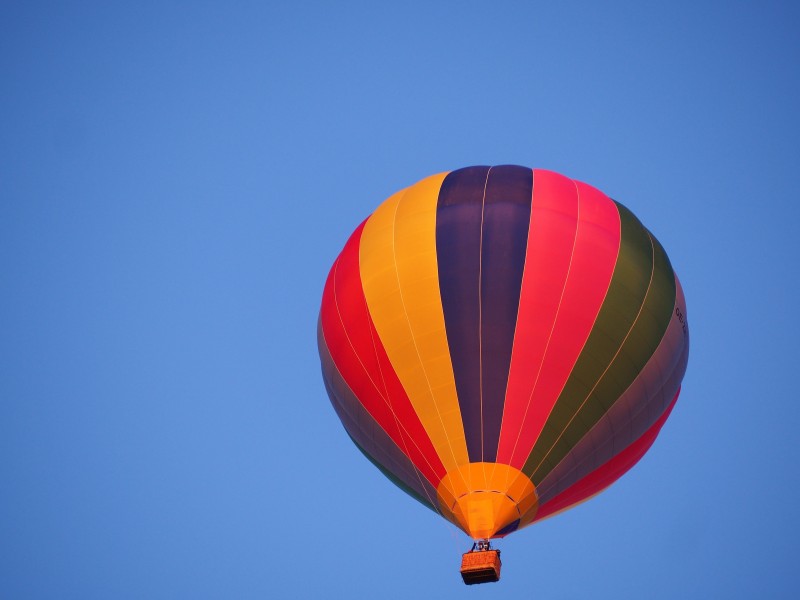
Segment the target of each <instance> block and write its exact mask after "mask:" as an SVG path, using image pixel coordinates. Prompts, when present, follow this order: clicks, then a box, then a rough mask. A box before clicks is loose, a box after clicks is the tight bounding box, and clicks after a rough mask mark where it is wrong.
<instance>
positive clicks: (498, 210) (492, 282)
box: [480, 166, 533, 462]
mask: <svg viewBox="0 0 800 600" xmlns="http://www.w3.org/2000/svg"><path fill="white" fill-rule="evenodd" d="M532 189H533V173H532V171H531V170H530V169H526V168H523V167H516V166H499V167H493V168H492V169H491V171H489V178H488V180H487V183H486V199H485V201H484V211H483V212H484V217H483V235H482V240H481V298H480V303H481V321H480V324H481V339H480V351H481V420H482V453H481V459H480V460H481V461H484V462H493V461H494V460H495V459H496V457H497V444H498V440H499V438H500V425H501V422H502V419H503V405H504V403H505V396H506V385H507V383H508V372H509V367H510V365H511V350H512V347H513V344H514V330H515V328H516V325H517V312H518V308H519V303H520V288H521V286H522V272H523V269H524V267H525V251H526V248H527V244H528V224H529V222H530V216H531V192H532Z"/></svg>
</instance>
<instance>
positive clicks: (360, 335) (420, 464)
mask: <svg viewBox="0 0 800 600" xmlns="http://www.w3.org/2000/svg"><path fill="white" fill-rule="evenodd" d="M365 223H366V221H365ZM363 228H364V223H362V224H361V226H359V228H358V229H356V231H355V232H354V233H353V235H352V236H351V237H350V239H349V240H348V241H347V244H346V245H345V247H344V249H343V250H342V253H341V254H340V255H339V258H338V259H337V260H336V262H335V263H334V265H333V268H332V269H331V272H330V274H329V275H328V280H327V281H326V283H325V290H324V291H323V294H322V308H321V311H320V317H321V319H322V331H323V335H324V336H325V342H326V343H327V345H328V348H329V350H330V352H331V356H332V358H333V361H334V363H335V364H336V368H337V369H338V371H339V373H341V375H342V377H343V378H344V380H345V381H346V382H347V384H348V386H349V387H350V389H351V390H352V391H353V393H354V394H355V395H356V396H357V397H358V399H359V400H360V402H361V403H362V404H363V406H364V408H366V410H367V411H368V412H369V414H370V415H371V416H372V417H373V418H374V419H375V420H376V421H377V422H378V424H379V425H380V426H381V428H382V429H383V430H384V431H386V433H387V434H388V435H389V437H391V439H392V440H393V441H394V442H395V443H396V444H397V446H398V447H399V448H400V449H401V450H403V452H404V453H405V454H406V455H407V456H408V457H409V459H411V461H412V462H413V463H414V465H415V466H416V467H417V468H418V469H419V470H420V472H422V474H423V475H424V476H425V478H426V479H427V480H428V481H429V482H430V483H431V484H432V485H433V486H434V487H436V486H437V485H438V483H439V481H440V480H441V479H442V477H444V474H445V469H444V467H443V465H442V463H441V461H440V460H439V457H438V456H437V454H436V450H435V449H434V447H433V444H432V443H431V441H430V438H429V437H428V434H427V433H426V432H425V429H424V428H423V426H422V423H421V422H420V420H419V418H418V417H417V414H416V412H415V411H414V408H413V406H412V405H411V402H410V401H409V399H408V396H407V395H406V393H405V390H404V389H403V386H402V384H401V383H400V380H399V379H398V377H397V374H396V373H395V371H394V368H393V367H392V365H391V363H390V362H389V357H388V356H387V355H386V351H385V349H384V348H383V345H382V344H381V342H380V339H379V338H378V333H377V331H376V330H375V325H374V324H373V322H372V318H371V317H370V315H369V311H368V308H367V302H366V299H365V297H364V290H363V288H362V286H361V276H360V272H359V263H358V249H359V243H360V240H361V232H362V231H363Z"/></svg>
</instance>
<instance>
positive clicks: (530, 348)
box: [497, 169, 620, 469]
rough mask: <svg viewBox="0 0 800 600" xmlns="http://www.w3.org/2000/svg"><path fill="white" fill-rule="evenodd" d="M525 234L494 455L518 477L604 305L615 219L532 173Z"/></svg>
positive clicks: (577, 190) (595, 199)
mask: <svg viewBox="0 0 800 600" xmlns="http://www.w3.org/2000/svg"><path fill="white" fill-rule="evenodd" d="M529 231H530V233H529V236H528V249H527V256H526V262H525V273H524V276H523V281H522V292H521V295H520V308H519V316H518V319H517V330H516V334H515V337H514V350H513V354H512V358H511V370H510V373H509V381H508V390H507V392H506V402H505V412H504V414H503V427H502V430H501V434H500V445H499V449H498V454H497V461H498V462H501V463H505V464H510V465H512V466H514V467H516V468H518V469H521V468H522V466H523V465H524V463H525V460H526V459H527V457H528V455H529V454H530V452H531V449H532V448H533V445H534V443H535V442H536V440H537V438H538V437H539V434H540V433H541V431H542V428H543V427H544V424H545V422H546V421H547V419H548V417H549V416H550V412H551V411H552V409H553V406H554V405H555V403H556V401H557V400H558V397H559V395H560V394H561V390H562V389H563V388H564V384H565V383H566V381H567V378H568V377H569V375H570V373H571V371H572V368H573V367H574V365H575V362H576V361H577V359H578V356H579V355H580V353H581V351H582V350H583V346H584V344H585V342H586V339H587V338H588V337H589V333H590V332H591V330H592V327H593V326H594V323H595V319H596V317H597V314H598V312H599V311H600V307H601V305H602V303H603V300H604V299H605V296H606V292H607V291H608V286H609V284H610V283H611V276H612V275H613V272H614V266H615V264H616V260H617V254H618V253H619V243H620V220H619V213H618V211H617V208H616V205H615V204H614V202H612V201H611V200H610V199H609V198H607V197H606V196H605V195H604V194H603V193H602V192H600V191H598V190H596V189H595V188H593V187H591V186H588V185H586V184H584V183H580V182H575V181H572V180H571V179H568V178H566V177H564V176H562V175H558V174H557V173H552V172H550V171H542V170H539V169H536V170H534V178H533V203H532V208H531V222H530V230H529Z"/></svg>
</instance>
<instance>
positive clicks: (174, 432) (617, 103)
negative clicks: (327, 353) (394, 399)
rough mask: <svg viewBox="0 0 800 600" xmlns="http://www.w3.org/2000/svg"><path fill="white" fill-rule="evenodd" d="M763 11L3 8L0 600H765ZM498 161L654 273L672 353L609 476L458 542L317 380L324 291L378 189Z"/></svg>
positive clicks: (768, 570)
mask: <svg viewBox="0 0 800 600" xmlns="http://www.w3.org/2000/svg"><path fill="white" fill-rule="evenodd" d="M798 26H800V10H799V9H798V8H797V7H796V6H795V5H794V4H793V3H790V2H770V1H764V2H758V3H756V2H708V1H705V2H704V1H695V2H669V3H641V2H607V3H594V2H561V3H551V2H548V3H539V2H503V1H498V2H492V3H486V2H468V1H462V2H400V3H393V4H388V3H374V2H360V3H359V2H340V3H323V2H296V3H288V2H287V3H282V5H277V3H270V2H226V3H222V2H217V3H214V2H164V1H160V2H138V3H115V4H113V5H110V4H109V3H91V2H82V3H73V5H71V6H70V5H67V4H65V3H43V2H5V3H3V5H2V7H0V82H2V84H0V89H1V90H2V93H0V286H1V287H0V291H2V294H0V331H2V335H0V597H2V598H9V599H17V598H20V599H22V598H25V599H28V598H31V599H39V598H43V599H44V598H46V599H49V598H59V599H71V598H76V599H78V598H80V599H90V598H103V599H106V598H115V599H124V598H136V599H138V598H153V599H155V598H192V599H200V598H242V599H245V598H276V597H297V598H320V597H335V596H337V595H344V594H347V595H348V596H349V597H351V598H372V597H376V596H378V597H381V598H383V599H387V600H388V599H390V598H407V597H409V596H415V597H438V598H455V597H463V596H476V595H482V596H483V597H499V596H508V597H527V596H533V595H535V596H536V597H540V598H565V599H566V598H585V597H593V598H612V597H613V598H620V597H622V598H635V597H645V596H646V597H650V598H678V597H683V598H708V597H711V598H754V597H764V598H793V597H796V595H797V584H798V578H797V568H796V560H797V557H798V554H799V552H798V550H800V547H799V545H798V542H797V537H798V534H799V533H800V518H798V511H797V510H796V507H795V502H794V499H795V496H794V495H795V493H796V490H797V489H798V485H800V480H799V479H800V478H799V477H798V471H799V470H800V464H799V463H800V461H798V458H800V449H799V448H798V444H797V442H796V431H797V429H798V426H800V408H798V403H797V401H796V397H795V389H796V385H795V384H793V383H792V382H793V381H794V380H795V379H794V378H795V376H796V371H797V367H796V362H797V358H798V351H797V344H796V339H797V336H798V330H799V328H798V317H797V314H798V313H797V309H796V307H797V305H798V302H799V301H800V290H798V287H799V286H800V283H798V274H799V273H798V270H797V267H796V266H795V264H794V260H795V259H796V258H797V256H798V252H797V243H796V229H797V226H796V223H797V220H798V217H800V210H798V208H797V203H796V201H795V199H794V196H795V195H796V178H797V169H798V164H800V161H799V160H798V159H800V150H799V148H800V146H799V145H798V139H800V118H798V111H797V107H798V106H800V64H799V61H798V57H800V38H799V37H798V35H797V30H798ZM502 163H514V164H521V165H526V166H531V167H537V168H546V169H552V170H555V171H559V172H562V173H564V174H566V175H568V176H570V177H573V178H575V179H579V180H582V181H586V182H587V183H590V184H592V185H594V186H596V187H598V188H600V189H601V190H603V191H604V192H606V193H607V194H608V195H610V196H612V197H613V198H615V199H617V200H619V201H620V202H622V203H624V204H625V205H626V206H628V207H629V208H631V209H632V210H633V211H634V213H635V214H637V216H639V218H640V219H641V220H642V221H643V222H644V223H645V225H647V226H648V227H649V228H650V229H651V230H652V231H653V232H654V233H655V235H656V236H657V237H658V238H659V240H660V241H661V242H662V244H663V245H664V247H665V248H666V250H667V252H668V253H669V255H670V258H671V260H672V263H673V266H674V267H675V269H676V271H677V273H678V274H679V277H680V278H681V281H682V283H683V287H684V290H685V293H686V298H687V305H688V316H689V323H690V330H691V335H692V348H691V352H690V357H689V367H688V371H687V374H686V378H685V379H684V387H683V392H682V395H681V399H680V400H679V402H678V404H677V406H676V408H675V411H674V412H673V414H672V416H671V417H670V420H669V421H668V422H667V424H666V426H665V427H664V429H663V430H662V433H661V435H660V437H659V439H658V440H657V442H656V444H655V446H654V447H653V448H652V450H651V451H650V453H648V455H647V456H646V457H645V458H644V459H643V460H642V461H641V463H640V464H639V465H637V466H636V467H635V468H634V469H633V470H632V471H631V472H630V473H629V474H628V475H626V476H625V477H624V478H623V479H622V480H620V481H619V482H618V483H617V484H615V485H614V486H613V487H612V488H611V489H610V490H608V491H607V492H605V493H604V494H602V495H601V496H599V497H597V498H595V499H594V500H592V501H591V502H589V503H586V504H584V505H582V506H580V507H578V508H576V509H574V510H573V511H571V512H569V513H567V514H564V515H560V516H558V517H556V518H554V519H550V520H548V521H545V522H543V523H541V524H539V525H536V526H533V527H531V528H528V529H526V530H524V531H522V532H519V533H518V534H516V535H512V536H511V537H509V538H508V539H506V540H504V541H503V542H501V544H500V547H501V549H502V550H503V558H504V567H503V568H504V573H503V580H502V581H501V582H500V583H499V584H496V585H493V586H479V587H478V588H466V587H464V586H463V584H461V582H460V578H459V576H458V572H457V568H458V563H459V555H460V553H461V552H463V551H464V550H466V549H467V547H468V546H469V541H468V539H467V538H466V536H464V535H463V534H461V533H460V532H458V531H457V530H455V529H454V528H453V527H452V526H451V525H449V524H447V523H445V522H444V521H442V520H441V519H439V518H438V517H437V516H436V515H434V514H433V513H431V512H429V511H427V510H426V509H424V508H422V507H420V506H419V505H418V504H417V503H415V502H414V501H413V500H411V499H410V498H409V497H407V496H405V495H404V494H403V493H402V492H400V491H399V490H398V489H396V488H395V487H394V486H393V485H392V484H391V483H389V482H388V481H387V480H385V479H384V478H383V477H382V476H381V475H380V473H378V472H377V470H375V469H374V468H373V467H372V466H371V465H370V464H369V463H368V462H367V461H366V460H365V459H364V458H363V457H362V456H361V455H360V454H359V452H358V451H357V450H356V448H355V447H354V446H353V445H352V444H351V442H350V441H349V439H348V438H347V436H346V435H345V432H344V430H343V429H342V427H341V425H340V424H339V422H338V419H337V418H336V416H335V414H334V412H333V410H332V408H331V406H330V404H329V402H328V400H327V397H326V395H325V391H324V387H323V384H322V381H321V377H320V372H319V360H318V357H317V350H316V341H315V329H316V321H317V312H318V308H319V301H320V296H321V292H322V286H323V283H324V279H325V276H326V274H327V270H328V268H329V266H330V264H331V263H332V261H333V259H334V258H335V256H336V254H337V253H338V252H339V250H340V249H341V247H342V245H343V244H344V242H345V240H346V238H347V236H348V235H349V234H350V232H351V231H352V230H353V229H354V228H355V226H356V225H357V224H358V223H359V222H360V221H361V220H362V219H363V218H364V217H366V216H367V215H368V214H369V213H370V212H371V211H372V210H373V209H374V208H375V207H376V206H377V205H378V204H379V203H380V202H381V201H382V200H383V199H384V198H386V197H387V196H388V195H390V194H391V193H392V192H394V191H396V190H397V189H399V188H400V187H403V186H406V185H409V184H411V183H413V182H414V181H417V180H418V179H420V178H422V177H424V176H427V175H429V174H432V173H436V172H440V171H444V170H450V169H455V168H459V167H462V166H467V165H473V164H502Z"/></svg>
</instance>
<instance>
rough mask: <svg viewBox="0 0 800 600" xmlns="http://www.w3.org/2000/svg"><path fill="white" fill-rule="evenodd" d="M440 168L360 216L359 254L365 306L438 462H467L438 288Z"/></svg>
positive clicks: (453, 464) (450, 464)
mask: <svg viewBox="0 0 800 600" xmlns="http://www.w3.org/2000/svg"><path fill="white" fill-rule="evenodd" d="M444 179H445V174H440V175H434V176H432V177H428V178H427V179H424V180H422V181H420V182H419V183H417V184H415V185H413V186H411V187H410V188H407V189H406V190H404V191H403V192H401V193H399V194H396V195H394V196H392V197H391V198H389V199H388V200H387V201H386V202H384V203H383V204H382V205H381V206H380V207H378V209H377V210H376V211H375V213H374V214H373V215H372V216H371V217H370V218H369V219H368V220H367V223H366V225H365V227H364V232H363V235H362V238H361V247H360V252H359V261H360V269H361V281H362V284H363V289H364V294H365V297H366V302H367V305H368V307H369V312H370V314H371V316H372V319H373V321H374V324H375V328H376V330H377V333H378V335H379V337H380V339H381V342H382V343H383V346H384V348H385V349H386V353H387V355H388V357H389V360H390V361H391V364H392V365H393V366H394V369H395V371H396V373H397V376H398V378H399V380H400V381H401V382H402V385H403V388H404V389H405V391H406V393H407V394H408V398H409V400H410V402H411V404H412V405H413V407H414V411H415V412H416V414H417V416H418V417H419V420H420V421H421V423H422V425H423V426H424V428H425V431H426V432H427V434H428V436H429V437H430V439H431V442H432V443H433V445H434V447H435V448H436V453H437V454H438V456H439V458H440V460H441V462H442V464H443V465H444V466H445V468H446V469H447V470H448V471H450V470H454V469H456V468H457V466H458V465H460V464H464V463H466V462H468V457H467V450H466V443H465V439H464V430H463V427H462V424H461V414H460V411H459V406H458V398H457V396H456V386H455V380H454V377H453V368H452V365H451V363H450V353H449V350H448V345H447V334H446V331H445V322H444V316H443V313H442V307H441V300H440V296H439V278H438V271H437V252H436V204H437V199H438V195H439V189H440V187H441V184H442V181H443V180H444Z"/></svg>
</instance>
